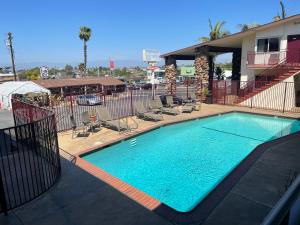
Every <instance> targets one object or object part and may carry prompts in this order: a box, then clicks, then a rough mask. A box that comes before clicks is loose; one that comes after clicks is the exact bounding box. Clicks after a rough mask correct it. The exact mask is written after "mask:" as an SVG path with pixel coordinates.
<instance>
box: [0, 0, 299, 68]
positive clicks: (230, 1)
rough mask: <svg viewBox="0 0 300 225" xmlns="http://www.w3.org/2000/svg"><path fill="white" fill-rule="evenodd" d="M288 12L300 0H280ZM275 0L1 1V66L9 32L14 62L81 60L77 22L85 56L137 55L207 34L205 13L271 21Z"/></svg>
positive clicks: (233, 27)
mask: <svg viewBox="0 0 300 225" xmlns="http://www.w3.org/2000/svg"><path fill="white" fill-rule="evenodd" d="M284 2H285V5H286V11H287V13H288V15H293V14H297V13H300V0H285V1H284ZM279 11H280V7H279V0H251V1H250V0H226V1H221V0H210V1H204V0H185V1H183V0H151V1H145V0H128V1H124V0H109V1H102V0H85V1H74V0H73V1H71V0H69V1H66V0H51V1H43V0H26V1H23V0H12V1H2V3H1V13H0V21H1V22H0V37H1V39H2V41H0V65H4V64H9V63H10V61H9V53H8V50H7V49H6V47H5V44H4V39H5V38H6V33H7V32H8V31H10V32H12V33H13V35H14V45H15V52H16V63H17V64H18V63H19V64H22V63H32V62H51V63H74V62H76V63H77V62H80V61H82V42H81V41H80V40H79V38H78V32H79V27H80V26H82V25H86V26H89V27H91V28H92V31H93V33H92V38H91V40H90V41H89V43H88V59H89V60H90V61H98V60H105V59H107V58H108V57H109V56H110V57H112V58H114V59H117V60H141V51H142V49H143V48H153V49H159V50H160V51H161V52H162V53H164V52H168V51H172V50H175V49H178V48H181V47H186V46H189V45H192V44H195V43H197V38H198V37H200V36H204V35H207V33H208V32H209V29H208V18H211V19H212V21H213V23H215V22H216V21H217V20H225V21H226V22H227V23H226V26H225V28H226V29H228V30H229V31H231V32H232V33H233V32H236V31H237V29H238V28H237V24H238V23H253V22H257V23H260V24H263V23H266V22H270V21H272V18H273V17H274V16H275V15H276V14H277V12H279Z"/></svg>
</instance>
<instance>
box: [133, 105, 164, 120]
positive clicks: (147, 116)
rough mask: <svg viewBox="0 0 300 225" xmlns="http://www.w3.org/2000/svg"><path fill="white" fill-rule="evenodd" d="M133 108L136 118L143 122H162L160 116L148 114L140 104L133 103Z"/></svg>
mask: <svg viewBox="0 0 300 225" xmlns="http://www.w3.org/2000/svg"><path fill="white" fill-rule="evenodd" d="M134 108H135V110H136V113H137V117H138V118H140V119H143V120H152V121H161V120H163V117H162V115H160V114H155V113H153V112H149V111H147V110H146V109H145V107H144V105H143V104H142V103H141V102H135V103H134Z"/></svg>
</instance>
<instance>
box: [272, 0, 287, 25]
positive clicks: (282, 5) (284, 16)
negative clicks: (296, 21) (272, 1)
mask: <svg viewBox="0 0 300 225" xmlns="http://www.w3.org/2000/svg"><path fill="white" fill-rule="evenodd" d="M279 4H280V8H281V15H280V14H279V13H277V16H274V18H273V19H274V20H275V21H278V20H282V19H285V18H286V11H285V6H284V4H283V2H282V0H280V3H279Z"/></svg>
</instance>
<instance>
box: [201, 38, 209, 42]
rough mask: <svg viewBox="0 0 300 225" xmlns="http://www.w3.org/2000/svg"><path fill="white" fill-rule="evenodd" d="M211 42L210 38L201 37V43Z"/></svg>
mask: <svg viewBox="0 0 300 225" xmlns="http://www.w3.org/2000/svg"><path fill="white" fill-rule="evenodd" d="M209 40H210V38H209V37H201V38H199V41H201V42H207V41H209Z"/></svg>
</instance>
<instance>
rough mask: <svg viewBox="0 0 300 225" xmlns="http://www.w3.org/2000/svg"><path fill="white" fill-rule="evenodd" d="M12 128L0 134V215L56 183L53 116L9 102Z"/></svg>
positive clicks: (57, 171) (56, 151)
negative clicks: (14, 122) (12, 120)
mask: <svg viewBox="0 0 300 225" xmlns="http://www.w3.org/2000/svg"><path fill="white" fill-rule="evenodd" d="M13 112H14V119H15V121H16V126H15V127H10V128H5V129H1V130H0V205H1V206H0V211H4V212H7V211H8V210H10V209H13V208H15V207H18V206H20V205H22V204H24V203H26V202H28V201H31V200H32V199H34V198H36V197H38V196H39V195H41V194H42V193H44V192H45V191H46V190H48V189H49V188H50V187H52V186H53V185H54V184H55V182H56V181H57V180H58V178H59V177H60V174H61V167H60V156H59V148H58V141H57V130H56V121H55V115H54V113H52V112H50V111H48V110H45V109H42V108H39V107H35V106H32V105H28V104H25V103H22V102H13Z"/></svg>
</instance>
